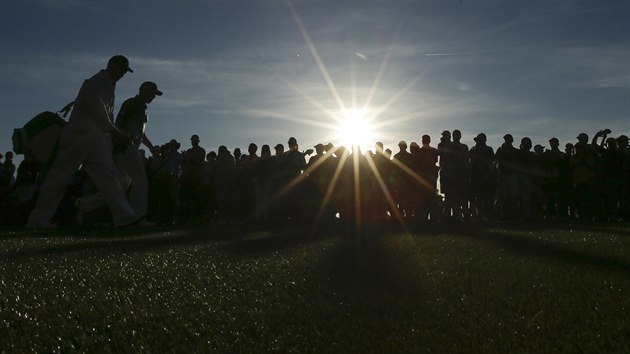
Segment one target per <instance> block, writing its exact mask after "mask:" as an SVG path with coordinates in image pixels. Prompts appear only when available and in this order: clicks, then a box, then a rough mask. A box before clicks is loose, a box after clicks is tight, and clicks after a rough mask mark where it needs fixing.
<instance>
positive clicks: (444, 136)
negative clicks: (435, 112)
mask: <svg viewBox="0 0 630 354" xmlns="http://www.w3.org/2000/svg"><path fill="white" fill-rule="evenodd" d="M440 140H441V141H451V132H449V131H448V130H445V131H443V132H442V137H441V138H440Z"/></svg>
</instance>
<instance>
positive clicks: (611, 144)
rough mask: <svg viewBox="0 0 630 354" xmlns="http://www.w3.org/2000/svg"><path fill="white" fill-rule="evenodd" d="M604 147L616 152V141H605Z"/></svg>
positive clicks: (612, 139)
mask: <svg viewBox="0 0 630 354" xmlns="http://www.w3.org/2000/svg"><path fill="white" fill-rule="evenodd" d="M606 147H607V148H608V149H610V150H617V139H615V138H608V139H606Z"/></svg>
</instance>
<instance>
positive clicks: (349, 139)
mask: <svg viewBox="0 0 630 354" xmlns="http://www.w3.org/2000/svg"><path fill="white" fill-rule="evenodd" d="M340 116H341V117H340V120H339V125H338V126H337V131H336V137H337V140H338V143H339V145H343V146H345V147H346V148H348V149H352V147H353V146H357V145H358V146H359V147H360V148H361V150H362V151H364V152H365V151H366V150H367V149H369V148H371V147H372V145H373V144H374V130H373V128H372V124H371V122H370V117H369V112H368V110H367V109H366V108H357V107H352V108H347V109H345V110H344V111H343V112H341V115H340Z"/></svg>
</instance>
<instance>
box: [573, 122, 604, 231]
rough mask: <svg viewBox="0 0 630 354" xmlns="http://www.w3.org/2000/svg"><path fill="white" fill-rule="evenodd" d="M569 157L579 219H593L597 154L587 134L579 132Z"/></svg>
mask: <svg viewBox="0 0 630 354" xmlns="http://www.w3.org/2000/svg"><path fill="white" fill-rule="evenodd" d="M577 139H578V142H577V143H576V144H575V145H574V148H573V149H574V154H573V156H572V158H571V168H572V173H573V186H574V187H575V191H576V197H577V200H576V203H577V204H576V207H577V212H578V216H579V218H580V220H583V221H593V218H594V217H595V216H596V215H597V214H598V212H599V210H598V205H596V199H597V198H596V195H597V194H596V184H595V182H596V180H595V179H596V175H595V173H596V170H597V163H598V161H597V159H598V156H597V154H596V152H595V150H594V149H593V147H592V145H590V144H589V143H588V135H586V134H585V133H580V134H579V135H578V137H577Z"/></svg>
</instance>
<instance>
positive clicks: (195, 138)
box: [190, 134, 199, 141]
mask: <svg viewBox="0 0 630 354" xmlns="http://www.w3.org/2000/svg"><path fill="white" fill-rule="evenodd" d="M190 140H196V141H199V135H197V134H193V136H191V137H190Z"/></svg>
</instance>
